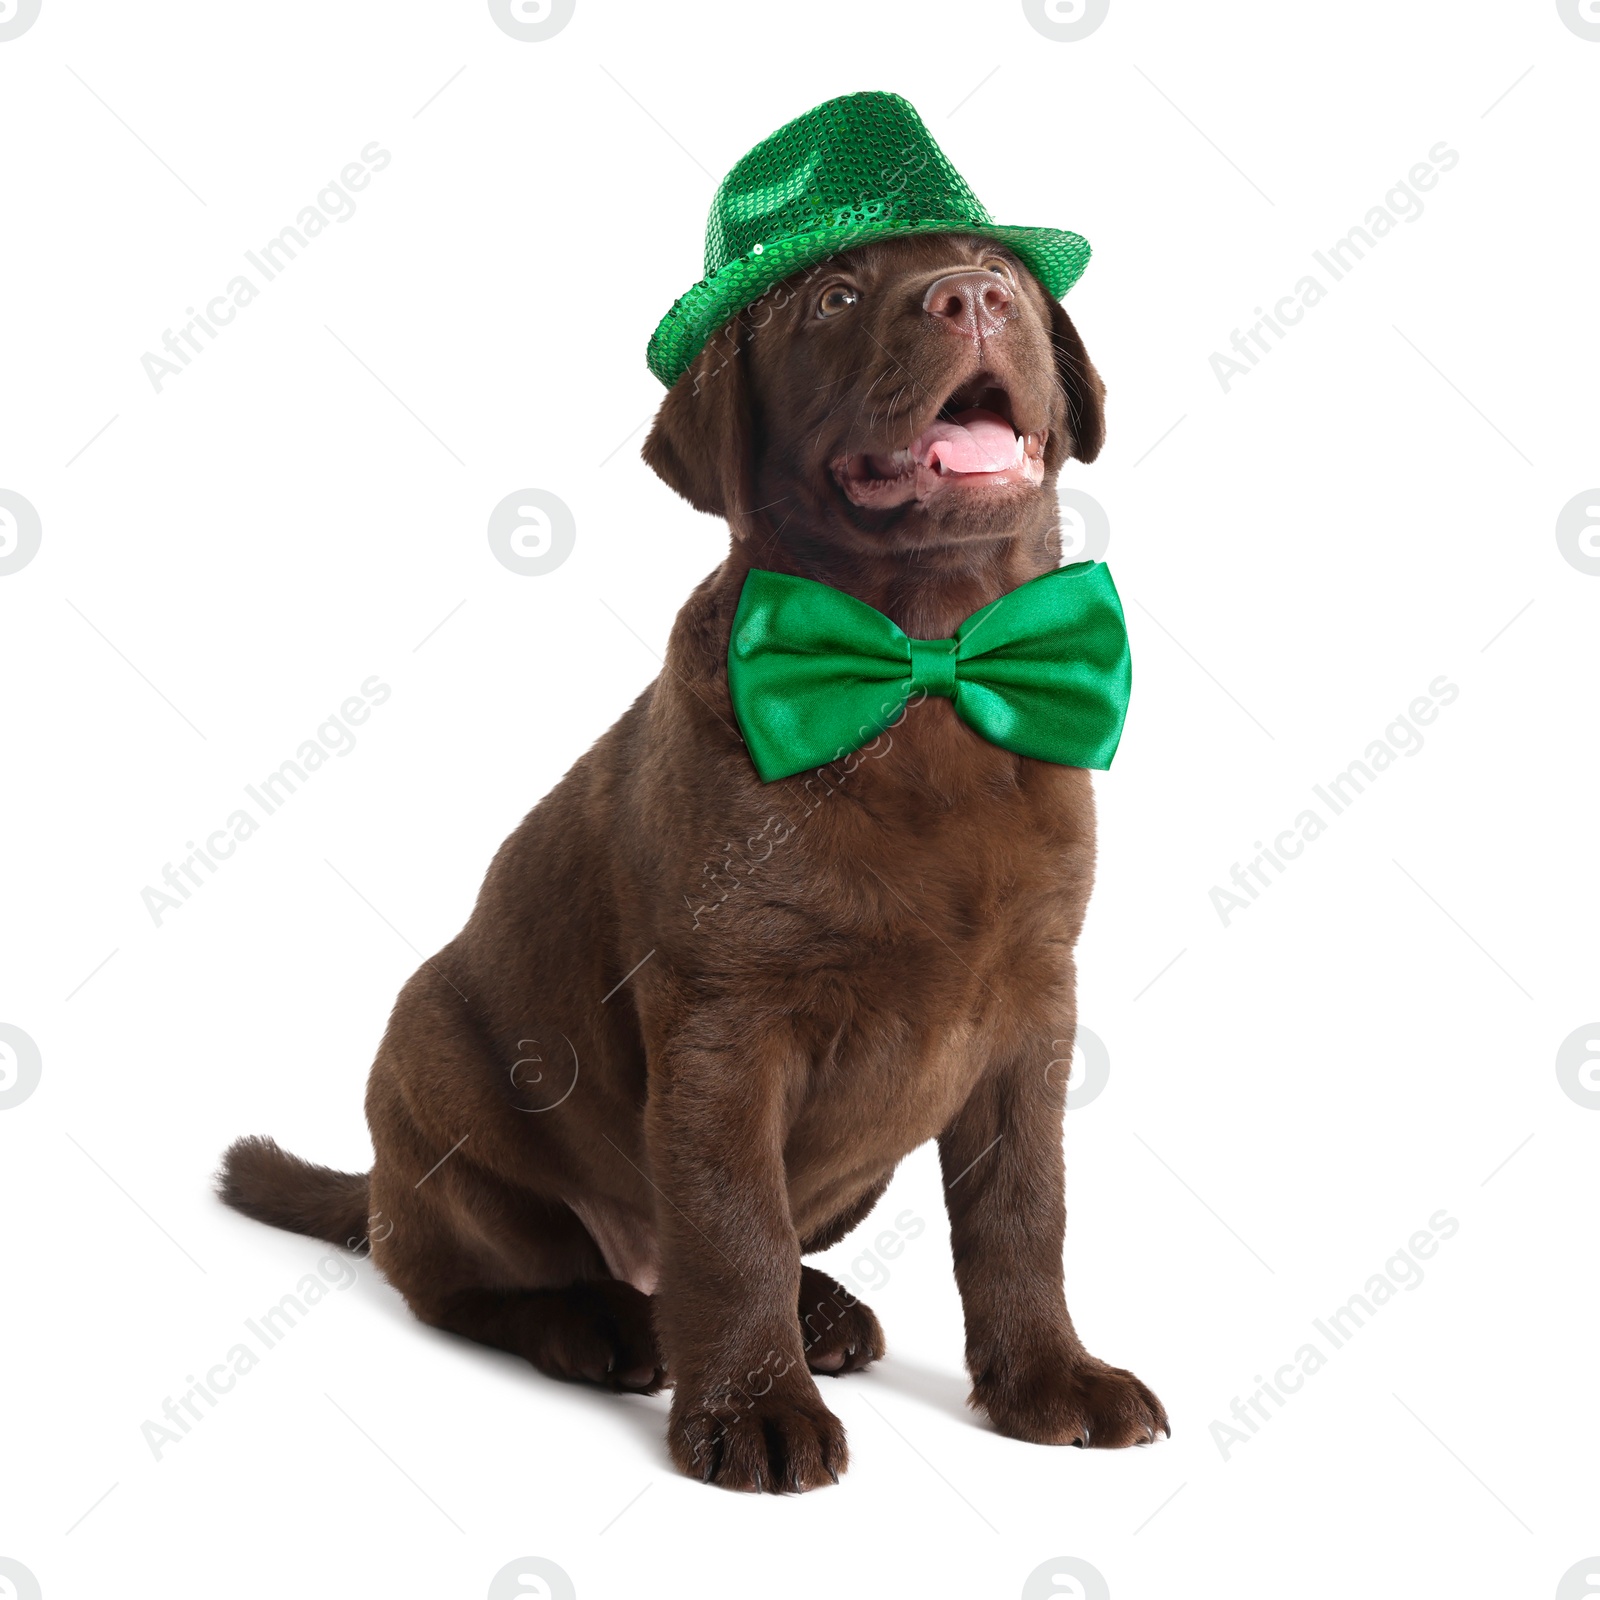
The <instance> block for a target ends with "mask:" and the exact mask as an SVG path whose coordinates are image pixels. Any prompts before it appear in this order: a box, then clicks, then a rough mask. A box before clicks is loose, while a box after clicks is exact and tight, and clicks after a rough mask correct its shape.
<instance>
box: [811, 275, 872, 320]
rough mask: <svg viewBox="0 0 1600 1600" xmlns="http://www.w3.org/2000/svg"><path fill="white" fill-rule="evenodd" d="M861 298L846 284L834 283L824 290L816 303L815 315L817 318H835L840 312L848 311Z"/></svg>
mask: <svg viewBox="0 0 1600 1600" xmlns="http://www.w3.org/2000/svg"><path fill="white" fill-rule="evenodd" d="M860 298H861V296H860V295H859V294H857V293H856V291H855V290H854V289H852V288H851V287H850V286H849V285H848V284H845V283H836V284H834V286H833V287H832V288H831V289H824V290H823V291H822V295H821V298H820V299H818V301H817V315H818V316H819V317H836V316H838V315H839V313H840V312H841V311H848V310H849V309H850V307H851V306H853V305H854V304H855V303H856V302H857V301H858V300H859V299H860Z"/></svg>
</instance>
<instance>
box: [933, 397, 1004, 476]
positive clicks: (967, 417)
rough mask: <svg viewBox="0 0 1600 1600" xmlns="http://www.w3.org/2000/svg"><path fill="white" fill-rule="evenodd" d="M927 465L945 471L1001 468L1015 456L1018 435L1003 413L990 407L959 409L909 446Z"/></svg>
mask: <svg viewBox="0 0 1600 1600" xmlns="http://www.w3.org/2000/svg"><path fill="white" fill-rule="evenodd" d="M911 453H912V455H913V456H915V457H916V459H917V460H918V461H921V462H923V463H924V464H925V465H927V466H930V467H932V466H939V465H942V466H943V467H944V469H945V470H946V471H947V472H1001V471H1004V469H1005V468H1007V467H1010V466H1014V465H1015V464H1016V460H1017V436H1016V434H1015V433H1014V432H1013V431H1012V428H1011V424H1010V423H1009V422H1007V421H1006V420H1005V418H1004V417H997V416H996V415H995V414H994V412H992V411H962V412H958V413H957V415H956V417H955V418H954V420H952V421H950V422H936V423H934V425H933V426H932V427H931V428H929V429H928V431H927V432H926V433H924V434H923V435H922V437H921V438H920V439H918V440H917V442H916V443H915V444H914V445H913V446H912V447H911Z"/></svg>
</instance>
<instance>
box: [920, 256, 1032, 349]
mask: <svg viewBox="0 0 1600 1600" xmlns="http://www.w3.org/2000/svg"><path fill="white" fill-rule="evenodd" d="M922 309H923V310H924V311H926V312H927V313H928V314H929V315H930V316H933V317H937V318H938V319H939V322H940V324H941V326H943V327H946V328H948V329H949V330H950V331H951V332H952V333H959V334H960V335H961V336H962V338H964V339H981V338H982V337H984V335H985V334H990V333H998V332H999V331H1000V329H1001V328H1003V327H1004V326H1005V325H1006V322H1007V321H1008V320H1009V318H1010V317H1011V316H1012V315H1013V313H1014V312H1015V311H1016V302H1015V301H1014V300H1013V299H1012V297H1011V290H1010V289H1009V288H1007V287H1006V282H1005V279H1004V278H1002V277H1000V275H999V274H998V273H994V272H947V273H946V274H945V275H944V277H942V278H938V279H936V280H935V281H934V282H933V283H932V284H931V285H930V286H929V288H928V292H927V293H926V294H925V295H924V296H923V297H922Z"/></svg>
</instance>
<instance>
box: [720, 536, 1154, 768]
mask: <svg viewBox="0 0 1600 1600" xmlns="http://www.w3.org/2000/svg"><path fill="white" fill-rule="evenodd" d="M1130 675H1131V667H1130V662H1129V657H1128V634H1127V629H1126V626H1125V624H1124V622H1123V619H1122V602H1121V601H1120V600H1118V598H1117V591H1116V587H1115V585H1114V584H1113V583H1112V582H1111V574H1110V573H1109V572H1108V571H1107V570H1106V568H1105V565H1104V564H1103V563H1102V562H1098V561H1079V562H1076V563H1075V564H1074V565H1072V566H1070V567H1058V568H1057V569H1056V570H1055V571H1054V572H1047V573H1045V574H1044V576H1043V577H1040V578H1034V579H1033V580H1032V581H1031V582H1029V583H1025V584H1023V585H1022V587H1021V588H1019V589H1013V590H1012V591H1011V592H1010V593H1009V594H1003V595H1001V596H1000V598H999V599H998V600H994V601H991V602H990V604H988V605H986V606H984V607H983V609H982V610H980V611H974V612H973V613H972V615H971V616H970V617H968V618H967V620H966V621H965V622H963V623H962V624H961V626H960V627H959V628H957V629H956V636H955V638H953V639H911V638H908V637H907V636H906V635H905V634H904V633H902V632H901V631H900V629H899V628H898V627H896V626H895V624H894V623H893V622H891V621H890V620H889V618H888V617H886V616H884V614H883V613H882V612H881V611H876V610H874V609H873V608H872V607H871V606H869V605H867V604H866V603H865V602H863V601H860V600H857V599H855V598H854V597H853V596H851V595H848V594H845V593H843V592H842V591H840V590H838V589H833V588H830V587H829V586H828V585H827V584H825V583H814V582H813V581H812V580H811V579H810V578H792V577H789V576H788V575H786V574H784V573H781V572H760V571H752V572H751V573H749V574H748V575H747V576H746V578H745V580H744V589H743V591H742V592H741V594H740V596H739V608H738V610H737V612H736V613H735V614H734V619H733V632H732V635H731V636H730V638H729V640H728V693H729V695H730V696H731V697H732V700H733V710H734V715H735V716H736V717H737V718H738V719H739V731H740V732H741V733H742V734H743V735H744V742H745V744H746V745H747V746H748V747H749V750H750V759H751V760H752V761H753V762H754V763H755V768H756V771H757V772H758V773H760V775H761V778H762V780H763V782H766V783H771V782H772V781H773V780H774V779H776V778H788V777H792V776H793V775H794V774H795V773H797V772H805V771H806V770H808V769H809V768H812V767H820V766H825V765H826V764H827V763H828V762H830V761H838V760H840V759H841V758H842V757H843V756H845V755H846V754H848V753H849V752H850V751H852V750H859V749H860V748H861V746H862V745H864V744H868V743H870V742H871V741H872V740H873V739H874V738H876V737H877V736H878V734H880V733H881V732H882V731H883V730H884V729H885V728H887V727H888V726H889V725H890V724H891V723H893V722H895V721H896V720H897V719H898V717H899V716H900V714H901V712H902V711H903V710H904V709H905V706H906V702H907V701H908V700H910V699H911V697H912V696H913V695H916V694H940V695H945V696H947V697H948V698H949V699H951V700H953V701H954V702H955V708H956V715H957V716H958V717H960V718H961V720H962V721H963V722H964V723H966V724H967V726H968V727H969V728H971V729H973V731H974V732H976V733H978V734H980V735H981V736H982V737H983V738H985V739H987V740H988V741H989V743H990V744H996V745H999V746H1000V747H1001V748H1002V749H1005V750H1013V751H1015V752H1016V753H1017V754H1018V755H1024V756H1032V757H1033V758H1034V759H1035V760H1038V761H1053V762H1056V763H1057V764H1058V765H1061V766H1067V767H1098V768H1101V769H1104V768H1106V767H1109V766H1110V765H1111V757H1112V756H1113V755H1114V754H1115V753H1116V748H1117V741H1118V739H1120V738H1121V736H1122V719H1123V717H1124V716H1125V715H1126V714H1127V710H1128V685H1129V681H1130Z"/></svg>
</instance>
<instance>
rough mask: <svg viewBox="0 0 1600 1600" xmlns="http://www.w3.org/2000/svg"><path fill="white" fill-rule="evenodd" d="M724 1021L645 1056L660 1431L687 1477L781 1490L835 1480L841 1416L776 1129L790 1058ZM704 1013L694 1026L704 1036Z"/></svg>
mask: <svg viewBox="0 0 1600 1600" xmlns="http://www.w3.org/2000/svg"><path fill="white" fill-rule="evenodd" d="M724 1020H725V1027H724V1028H723V1029H721V1030H719V1031H720V1034H721V1037H722V1038H723V1039H726V1040H728V1041H729V1043H728V1044H726V1045H720V1044H719V1045H717V1046H695V1045H688V1044H682V1043H680V1044H675V1045H672V1046H669V1047H668V1049H667V1050H666V1052H665V1053H664V1056H663V1058H662V1059H659V1060H657V1061H655V1062H653V1063H652V1065H651V1088H650V1106H649V1112H648V1138H649V1146H650V1162H651V1168H652V1175H653V1180H654V1182H655V1183H656V1185H657V1188H658V1195H659V1202H660V1203H659V1204H658V1206H657V1222H658V1227H659V1229H660V1237H661V1278H660V1282H659V1285H658V1288H657V1292H656V1297H655V1316H656V1326H657V1331H658V1333H659V1336H660V1340H661V1345H662V1349H663V1352H664V1354H665V1357H666V1363H667V1369H668V1371H669V1373H670V1374H671V1377H672V1382H673V1385H674V1388H673V1397H672V1416H671V1420H670V1422H669V1424H668V1444H669V1447H670V1449H671V1452H672V1458H673V1460H674V1461H675V1462H677V1464H678V1466H679V1467H680V1468H681V1469H682V1470H683V1471H684V1472H686V1473H688V1474H689V1475H690V1476H692V1477H697V1478H702V1479H704V1480H705V1481H706V1482H708V1483H717V1484H721V1485H723V1486H724V1487H726V1488H732V1489H757V1490H760V1489H764V1490H767V1491H769V1492H775V1493H783V1492H786V1491H798V1490H803V1489H810V1488H814V1487H816V1486H817V1485H818V1484H821V1483H827V1482H829V1481H832V1482H837V1481H838V1478H839V1474H840V1473H841V1472H842V1471H843V1470H844V1467H845V1462H846V1459H847V1451H846V1447H845V1435H844V1428H843V1426H842V1425H841V1424H840V1422H839V1419H838V1418H837V1417H835V1416H834V1415H833V1413H832V1412H831V1411H829V1410H828V1408H827V1407H826V1406H825V1405H824V1404H823V1403H822V1396H821V1395H820V1394H819V1393H818V1392H817V1386H816V1383H815V1382H814V1381H813V1379H812V1377H811V1374H810V1372H809V1371H808V1370H807V1367H806V1355H805V1347H804V1342H803V1339H802V1335H801V1328H800V1323H799V1319H798V1317H797V1315H796V1306H797V1304H798V1301H799V1291H800V1241H799V1239H798V1237H797V1236H796V1233H795V1228H794V1223H793V1221H792V1219H791V1217H790V1213H789V1195H788V1183H787V1179H786V1176H785V1171H784V1160H783V1140H784V1129H785V1122H786V1110H785V1108H786V1106H787V1104H788V1103H789V1098H790V1093H791V1091H792V1089H793V1087H794V1073H795V1072H796V1071H798V1070H800V1063H798V1062H797V1061H796V1060H795V1059H794V1053H793V1051H792V1049H791V1048H790V1047H788V1045H787V1043H786V1042H785V1041H783V1040H781V1039H776V1038H774V1039H762V1038H759V1037H753V1036H752V1033H751V1030H750V1027H749V1024H748V1022H747V1021H746V1022H742V1023H741V1022H740V1021H739V1020H738V1019H736V1018H734V1017H731V1016H730V1017H728V1018H726V1019H724ZM707 1022H708V1019H707V1018H706V1017H705V1016H704V1015H703V1014H702V1015H700V1016H697V1017H696V1019H695V1024H694V1031H695V1032H696V1034H698V1035H700V1036H701V1037H704V1036H705V1035H706V1033H707V1031H708V1027H707Z"/></svg>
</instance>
